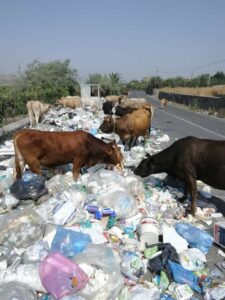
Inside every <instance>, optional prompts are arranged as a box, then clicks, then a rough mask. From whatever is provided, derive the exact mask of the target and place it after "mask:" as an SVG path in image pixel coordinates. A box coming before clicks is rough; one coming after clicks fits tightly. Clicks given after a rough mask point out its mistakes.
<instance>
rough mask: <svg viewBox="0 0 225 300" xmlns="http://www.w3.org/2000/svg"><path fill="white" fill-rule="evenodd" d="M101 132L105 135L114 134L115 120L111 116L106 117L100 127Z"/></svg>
mask: <svg viewBox="0 0 225 300" xmlns="http://www.w3.org/2000/svg"><path fill="white" fill-rule="evenodd" d="M99 130H100V131H101V132H103V133H111V132H113V120H112V117H111V116H105V118H104V121H103V122H102V124H101V125H100V127H99Z"/></svg>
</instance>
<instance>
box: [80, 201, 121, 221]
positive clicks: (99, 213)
mask: <svg viewBox="0 0 225 300" xmlns="http://www.w3.org/2000/svg"><path fill="white" fill-rule="evenodd" d="M85 209H86V210H87V211H88V212H90V213H94V214H95V218H96V219H98V220H101V219H102V217H103V216H112V217H116V213H115V211H114V210H112V209H111V208H102V209H101V208H99V207H98V206H96V205H91V204H87V205H86V206H85Z"/></svg>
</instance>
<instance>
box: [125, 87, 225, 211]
mask: <svg viewBox="0 0 225 300" xmlns="http://www.w3.org/2000/svg"><path fill="white" fill-rule="evenodd" d="M128 96H129V97H144V98H146V99H147V100H148V102H149V103H151V104H152V105H153V106H154V116H153V121H152V127H154V128H159V129H162V130H163V131H164V133H165V134H168V136H169V137H170V141H169V142H168V143H166V144H162V146H163V147H168V146H169V145H170V144H172V143H173V142H174V141H175V140H177V139H180V138H183V137H186V136H196V137H199V138H206V139H214V140H225V119H223V118H218V117H216V116H209V115H206V114H203V113H197V112H193V111H190V110H188V109H186V108H185V107H181V106H177V105H176V104H173V103H171V102H170V103H169V104H168V105H167V106H166V108H165V109H162V108H161V107H160V101H159V100H156V99H155V98H153V97H151V96H148V95H147V94H146V93H145V92H142V91H130V92H129V94H128ZM212 194H213V195H214V196H215V197H218V198H220V199H222V200H223V201H225V191H221V190H216V189H212ZM218 205H219V206H221V203H219V204H218ZM223 206H224V205H223ZM220 210H223V212H225V207H224V208H223V209H220Z"/></svg>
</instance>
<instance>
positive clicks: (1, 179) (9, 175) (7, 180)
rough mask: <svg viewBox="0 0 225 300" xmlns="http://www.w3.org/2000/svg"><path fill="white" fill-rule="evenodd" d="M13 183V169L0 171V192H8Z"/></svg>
mask: <svg viewBox="0 0 225 300" xmlns="http://www.w3.org/2000/svg"><path fill="white" fill-rule="evenodd" d="M12 183H13V168H6V170H1V171H0V192H4V191H5V190H7V189H8V188H9V187H10V186H11V185H12Z"/></svg>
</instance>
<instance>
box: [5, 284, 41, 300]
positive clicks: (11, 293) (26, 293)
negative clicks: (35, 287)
mask: <svg viewBox="0 0 225 300" xmlns="http://www.w3.org/2000/svg"><path fill="white" fill-rule="evenodd" d="M0 299H2V300H13V299H15V300H37V299H38V298H37V295H35V293H34V292H33V291H32V290H31V289H30V288H29V287H28V286H27V285H25V284H23V283H20V282H16V281H13V282H8V283H5V284H3V285H1V286H0Z"/></svg>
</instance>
